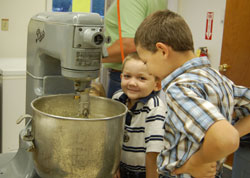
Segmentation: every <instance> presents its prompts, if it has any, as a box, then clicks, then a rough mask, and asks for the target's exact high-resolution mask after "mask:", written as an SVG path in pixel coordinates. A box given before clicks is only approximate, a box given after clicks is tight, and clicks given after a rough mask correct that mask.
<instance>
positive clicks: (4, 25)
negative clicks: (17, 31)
mask: <svg viewBox="0 0 250 178" xmlns="http://www.w3.org/2000/svg"><path fill="white" fill-rule="evenodd" d="M1 30H2V31H8V30H9V19H2V22H1Z"/></svg>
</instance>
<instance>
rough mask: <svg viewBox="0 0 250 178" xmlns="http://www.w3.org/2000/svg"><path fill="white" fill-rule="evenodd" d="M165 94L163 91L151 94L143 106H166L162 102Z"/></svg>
mask: <svg viewBox="0 0 250 178" xmlns="http://www.w3.org/2000/svg"><path fill="white" fill-rule="evenodd" d="M164 97H165V95H164V93H161V95H160V92H159V93H157V94H155V95H153V96H151V97H150V98H149V99H148V101H147V102H146V103H145V106H147V107H149V108H156V107H166V104H165V103H164V102H163V101H164V99H165V98H164Z"/></svg>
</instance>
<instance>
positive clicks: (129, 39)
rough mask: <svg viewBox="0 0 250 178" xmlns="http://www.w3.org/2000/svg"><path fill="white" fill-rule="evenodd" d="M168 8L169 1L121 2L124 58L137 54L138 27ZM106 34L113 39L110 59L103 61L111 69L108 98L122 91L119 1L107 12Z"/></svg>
mask: <svg viewBox="0 0 250 178" xmlns="http://www.w3.org/2000/svg"><path fill="white" fill-rule="evenodd" d="M166 8H167V0H120V19H121V29H122V30H121V31H122V43H123V50H124V56H126V55H127V54H129V53H131V52H135V51H136V48H135V45H134V36H135V32H136V30H137V27H138V26H139V25H140V24H141V22H142V21H143V20H144V19H145V18H146V17H147V16H148V15H150V14H151V13H153V12H155V11H157V10H163V9H166ZM104 20H105V22H104V23H105V33H106V35H108V36H110V37H111V43H110V44H109V46H108V48H107V51H108V57H106V58H103V59H102V63H103V66H104V67H105V68H108V69H109V84H108V92H107V97H109V98H112V96H113V93H114V92H116V91H117V90H119V89H121V79H120V75H121V72H120V71H121V67H122V59H121V51H120V42H119V32H118V18H117V1H116V0H115V1H114V2H113V3H112V4H111V6H110V8H109V9H108V10H107V12H106V14H105V17H104Z"/></svg>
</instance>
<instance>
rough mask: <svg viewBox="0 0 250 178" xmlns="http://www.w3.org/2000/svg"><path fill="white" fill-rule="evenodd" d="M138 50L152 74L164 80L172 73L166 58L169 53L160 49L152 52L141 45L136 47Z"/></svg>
mask: <svg viewBox="0 0 250 178" xmlns="http://www.w3.org/2000/svg"><path fill="white" fill-rule="evenodd" d="M136 50H137V52H138V54H139V56H140V58H141V59H142V60H143V62H144V63H145V64H146V65H147V68H148V70H149V72H150V73H151V74H152V75H154V76H156V77H158V78H159V79H161V80H162V79H164V78H165V77H166V76H167V75H168V74H169V73H170V72H169V70H170V69H168V66H169V65H168V64H167V60H166V58H167V54H166V53H165V52H164V51H162V50H159V49H158V50H157V51H156V52H155V53H152V52H151V51H148V50H146V49H144V48H142V47H140V45H139V46H137V47H136Z"/></svg>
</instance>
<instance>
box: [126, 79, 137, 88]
mask: <svg viewBox="0 0 250 178" xmlns="http://www.w3.org/2000/svg"><path fill="white" fill-rule="evenodd" d="M128 84H129V85H130V86H136V85H137V82H136V79H134V78H131V79H130V80H129V82H128Z"/></svg>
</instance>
